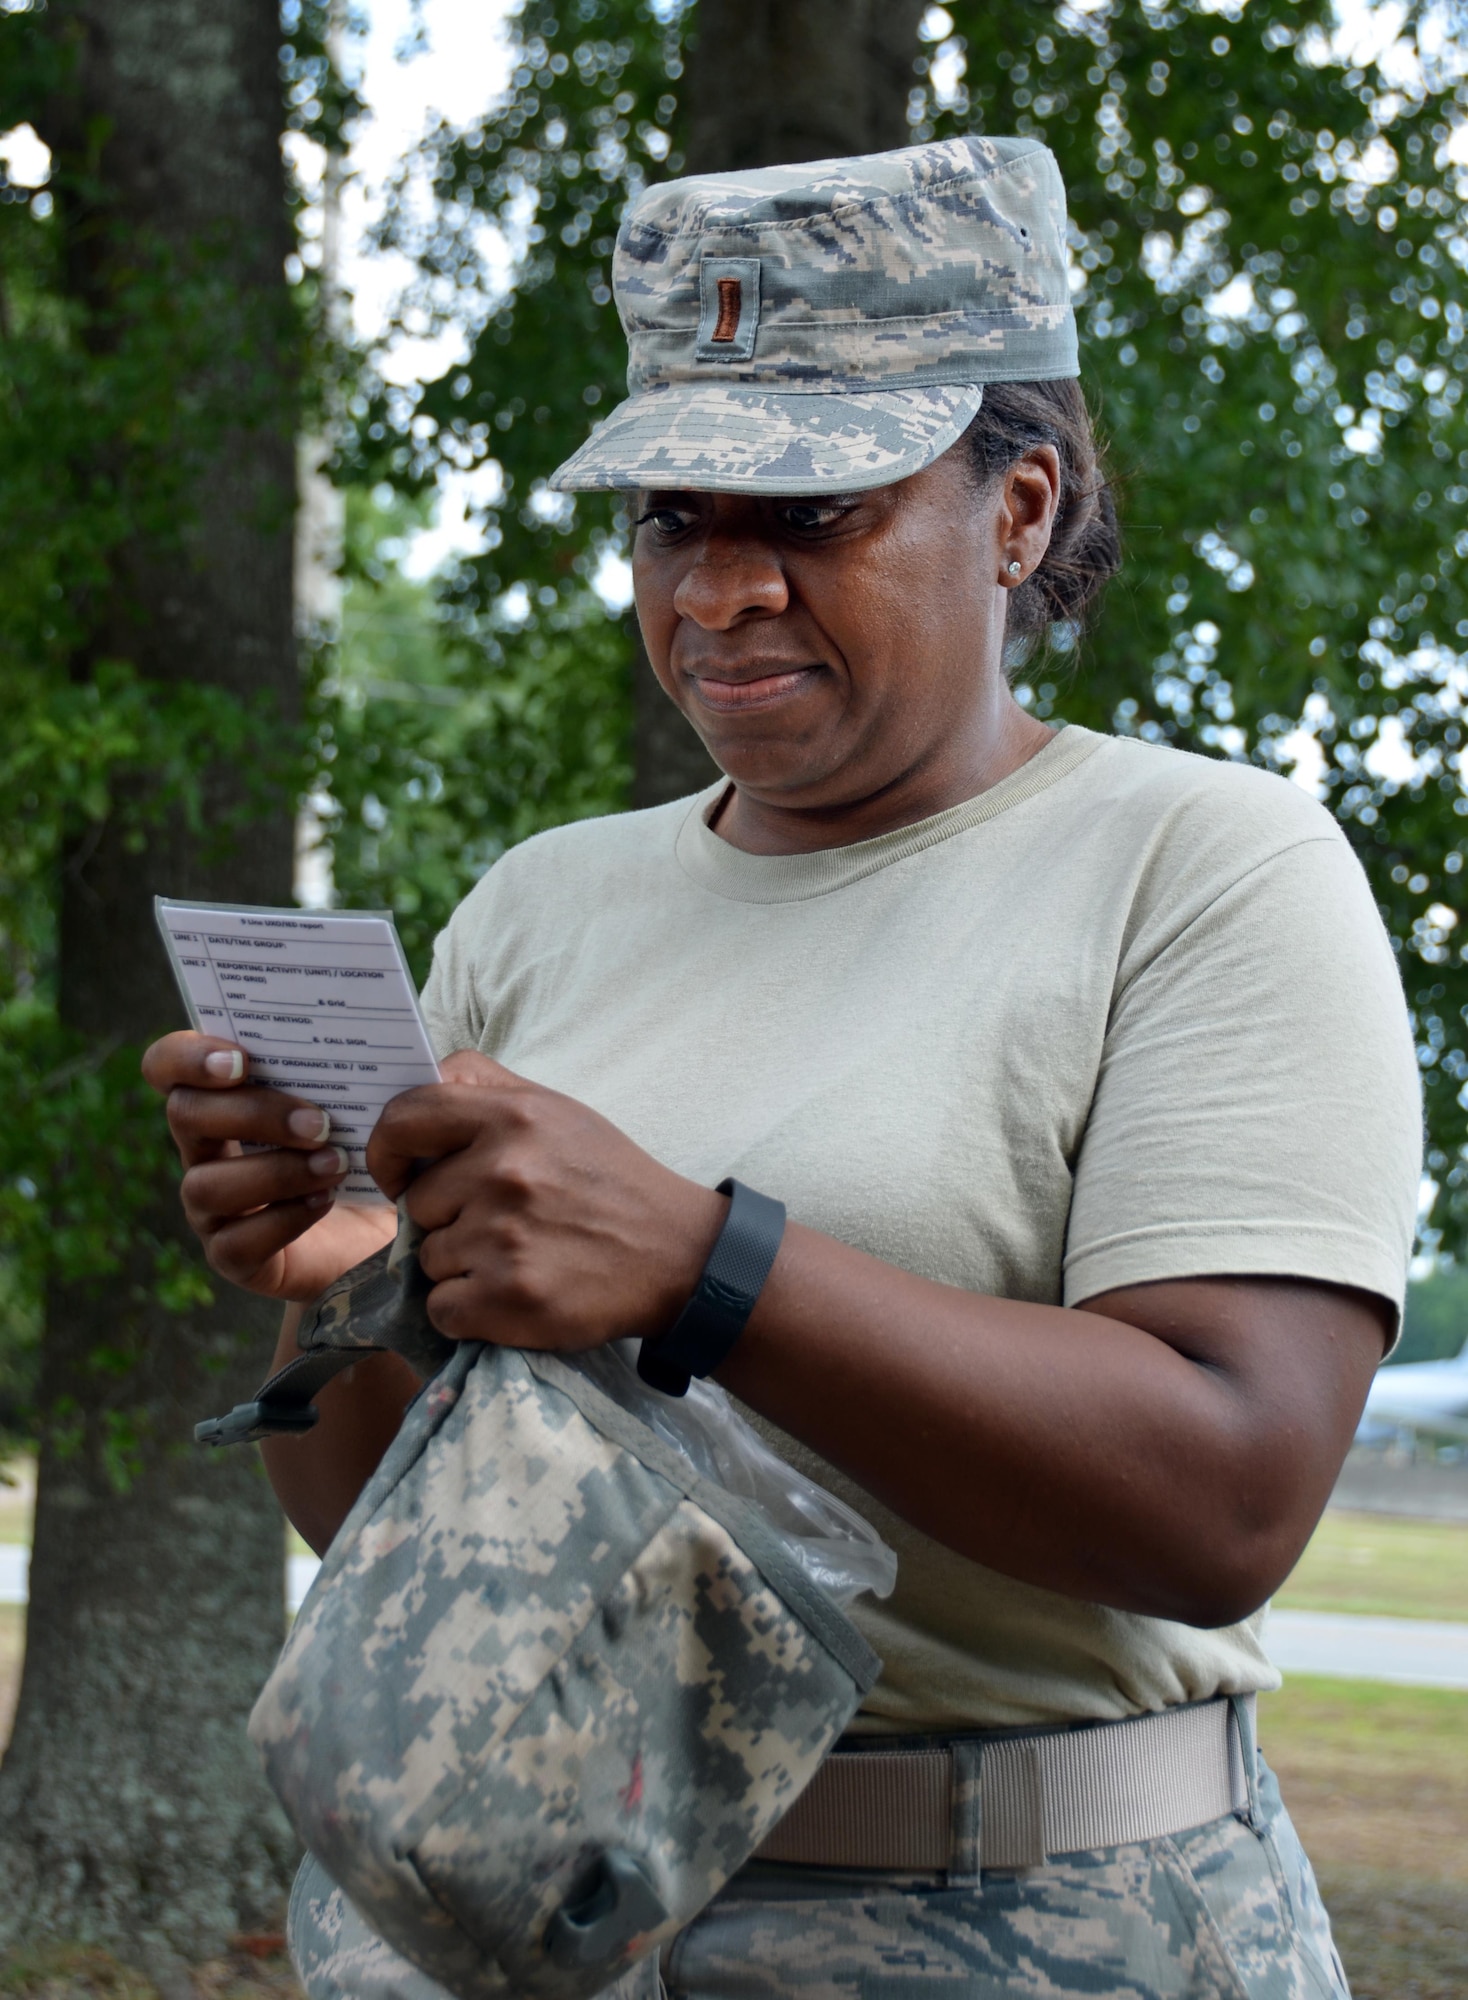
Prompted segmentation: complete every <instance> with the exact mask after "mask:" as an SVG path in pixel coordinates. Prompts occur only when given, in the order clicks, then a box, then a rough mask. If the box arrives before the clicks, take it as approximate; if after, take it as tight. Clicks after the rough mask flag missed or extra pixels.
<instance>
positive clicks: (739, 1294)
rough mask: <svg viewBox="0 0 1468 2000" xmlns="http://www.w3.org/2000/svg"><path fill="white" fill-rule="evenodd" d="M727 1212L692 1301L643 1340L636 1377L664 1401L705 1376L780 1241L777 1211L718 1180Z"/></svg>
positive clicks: (729, 1340)
mask: <svg viewBox="0 0 1468 2000" xmlns="http://www.w3.org/2000/svg"><path fill="white" fill-rule="evenodd" d="M718 1192H719V1193H720V1194H726V1195H728V1196H729V1213H728V1214H727V1215H726V1216H725V1217H724V1226H723V1228H722V1229H721V1230H720V1231H719V1236H718V1241H717V1242H716V1243H715V1244H714V1247H713V1249H712V1250H710V1252H709V1255H708V1262H707V1263H706V1264H705V1265H704V1267H703V1274H702V1276H701V1277H700V1278H699V1281H698V1283H697V1285H696V1286H695V1287H694V1292H693V1297H692V1298H691V1299H690V1300H689V1301H688V1303H687V1305H686V1306H684V1308H683V1310H682V1312H680V1313H679V1315H678V1317H677V1318H676V1319H675V1320H674V1322H673V1324H672V1325H671V1326H670V1327H669V1328H668V1331H667V1332H666V1333H665V1334H663V1335H662V1337H661V1338H660V1339H658V1340H644V1341H643V1343H642V1352H641V1353H640V1354H639V1355H638V1357H637V1372H638V1374H639V1375H640V1376H641V1377H642V1379H643V1381H644V1382H646V1383H647V1384H648V1385H649V1387H651V1388H653V1389H661V1390H662V1392H663V1394H664V1395H665V1396H686V1395H687V1394H688V1383H689V1380H690V1378H691V1377H692V1376H694V1375H712V1374H713V1372H714V1370H715V1369H716V1368H717V1367H718V1365H719V1363H720V1362H721V1361H722V1360H724V1358H725V1356H726V1355H727V1354H728V1353H729V1350H730V1349H731V1348H732V1347H733V1345H734V1343H735V1341H736V1340H737V1339H738V1338H739V1336H740V1334H741V1333H743V1331H744V1329H745V1326H746V1324H747V1322H748V1320H749V1315H750V1314H751V1313H752V1312H753V1311H754V1302H755V1300H756V1299H757V1298H758V1297H759V1295H760V1292H761V1291H762V1290H763V1288H764V1282H765V1279H766V1278H768V1277H769V1275H770V1267H771V1265H772V1264H773V1263H774V1261H775V1255H776V1252H777V1251H778V1250H779V1248H780V1239H781V1238H782V1237H783V1236H784V1234H785V1204H784V1202H783V1201H772V1200H771V1199H770V1197H769V1196H768V1195H767V1194H756V1193H755V1191H754V1189H753V1188H747V1187H746V1186H745V1185H744V1183H743V1181H735V1180H728V1181H720V1182H719V1187H718Z"/></svg>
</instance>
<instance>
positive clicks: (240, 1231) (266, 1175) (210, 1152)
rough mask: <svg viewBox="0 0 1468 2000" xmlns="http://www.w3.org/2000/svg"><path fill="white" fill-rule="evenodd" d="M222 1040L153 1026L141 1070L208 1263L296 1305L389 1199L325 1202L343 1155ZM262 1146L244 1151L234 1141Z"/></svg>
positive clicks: (336, 1271) (329, 1276) (376, 1223)
mask: <svg viewBox="0 0 1468 2000" xmlns="http://www.w3.org/2000/svg"><path fill="white" fill-rule="evenodd" d="M249 1069H250V1059H249V1056H248V1055H247V1054H246V1053H245V1051H244V1050H243V1049H241V1048H239V1047H238V1046H237V1045H236V1044H235V1043H234V1042H226V1041H221V1040H219V1039H218V1038H217V1037H215V1036H213V1035H199V1034H194V1033H192V1032H187V1033H180V1034H173V1035H165V1036H163V1038H162V1040H161V1041H157V1042H154V1043H153V1045H152V1047H151V1048H150V1049H149V1050H148V1052H147V1053H146V1055H145V1056H144V1057H143V1075H144V1077H145V1078H146V1079H147V1081H148V1082H149V1083H150V1084H151V1085H152V1086H153V1088H154V1089H155V1090H156V1091H158V1092H159V1093H160V1094H161V1095H162V1096H164V1097H166V1098H167V1100H168V1123H169V1127H170V1129H171V1131H172V1133H173V1137H174V1142H175V1144H176V1145H177V1147H178V1150H179V1154H180V1156H181V1158H182V1160H183V1163H184V1168H185V1173H184V1177H183V1184H182V1188H181V1190H180V1192H181V1194H182V1197H183V1208H184V1214H185V1216H186V1217H187V1218H188V1222H189V1226H190V1228H191V1229H192V1230H193V1231H194V1233H195V1234H196V1235H197V1236H198V1238H199V1240H200V1242H201V1243H202V1244H203V1246H204V1254H205V1256H206V1257H207V1258H208V1260H209V1264H210V1266H211V1268H212V1269H213V1270H215V1271H217V1272H218V1273H219V1275H220V1277H221V1278H228V1279H229V1281H230V1282H231V1284H235V1285H241V1286H243V1287H244V1289H245V1290H246V1291H250V1292H259V1293H261V1294H263V1296H264V1297H266V1298H271V1299H286V1300H293V1301H302V1302H304V1301H305V1300H307V1299H313V1298H315V1296H316V1294H317V1293H318V1292H320V1291H322V1290H323V1289H324V1288H325V1287H326V1286H327V1285H329V1284H330V1283H331V1282H332V1280H333V1279H335V1278H339V1277H340V1276H341V1274H342V1273H343V1271H349V1270H350V1269H351V1268H352V1266H353V1265H354V1264H359V1263H361V1261H362V1259H363V1258H364V1257H370V1256H371V1255H372V1253H373V1251H374V1250H377V1249H379V1248H380V1247H381V1246H382V1245H383V1244H384V1243H386V1242H387V1241H389V1239H390V1238H391V1236H392V1234H393V1231H394V1228H395V1227H396V1217H395V1216H394V1214H393V1211H392V1210H391V1209H390V1208H358V1207H346V1206H342V1207H337V1206H334V1197H335V1193H336V1189H337V1186H338V1184H339V1183H340V1181H341V1179H342V1177H343V1175H344V1174H345V1172H346V1168H347V1156H346V1154H345V1153H344V1152H343V1151H342V1150H341V1148H340V1147H339V1146H335V1145H333V1144H332V1143H331V1142H330V1138H329V1133H330V1126H331V1121H330V1119H329V1118H328V1116H327V1114H326V1113H325V1112H324V1111H323V1110H322V1109H321V1107H320V1106H319V1105H315V1104H312V1103H310V1102H309V1101H308V1100H306V1099H305V1098H301V1097H292V1096H290V1095H288V1094H287V1093H286V1092H285V1091H282V1090H269V1089H266V1088H265V1087H264V1086H262V1085H258V1084H252V1083H250V1082H249ZM247 1140H248V1141H252V1142H254V1143H255V1144H258V1145H264V1146H268V1147H270V1148H271V1150H270V1151H269V1152H262V1153H246V1152H244V1151H243V1146H242V1142H244V1141H247Z"/></svg>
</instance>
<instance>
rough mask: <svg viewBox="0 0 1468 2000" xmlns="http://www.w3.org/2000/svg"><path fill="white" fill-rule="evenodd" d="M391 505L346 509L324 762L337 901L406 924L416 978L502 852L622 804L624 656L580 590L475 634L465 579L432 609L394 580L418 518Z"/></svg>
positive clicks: (489, 620) (501, 617) (361, 498)
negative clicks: (451, 917)
mask: <svg viewBox="0 0 1468 2000" xmlns="http://www.w3.org/2000/svg"><path fill="white" fill-rule="evenodd" d="M389 493H390V489H384V488H379V489H378V492H377V494H376V495H375V496H373V495H368V494H366V493H363V492H362V491H361V490H360V489H357V490H353V491H352V492H350V493H349V494H348V496H347V538H346V540H347V547H346V579H347V581H346V590H345V593H344V601H343V611H342V627H341V636H340V640H339V642H338V645H337V646H336V648H335V649H334V655H333V657H331V659H330V661H329V667H330V677H329V679H327V680H326V681H325V683H324V685H323V690H322V698H321V701H320V705H319V714H320V727H321V748H322V757H323V763H324V765H325V769H326V773H327V783H328V784H329V787H330V792H329V796H330V799H331V801H332V807H331V811H330V814H329V817H328V822H327V830H328V832H329V834H330V837H331V841H332V850H333V868H334V876H335V885H336V891H337V895H338V897H339V899H340V900H341V901H342V902H343V903H345V904H348V905H351V906H356V907H364V906H365V907H382V906H389V907H391V908H392V909H394V910H395V911H396V913H397V917H398V924H399V928H400V930H401V932H402V935H403V939H404V942H405V945H406V948H407V951H408V955H409V958H410V960H411V962H412V964H413V968H414V971H415V973H416V975H417V976H418V978H419V979H420V980H421V979H422V978H424V977H425V976H426V974H427V969H428V959H429V954H430V952H431V949H432V944H433V939H434V936H435V934H436V933H437V932H438V930H439V929H440V928H441V927H442V925H443V923H444V921H445V919H446V918H447V916H448V913H449V912H450V910H452V908H453V907H454V905H455V904H456V903H457V902H458V901H459V899H460V898H461V897H462V896H463V895H464V894H465V893H466V892H467V891H468V890H469V889H470V888H471V887H472V886H473V884H474V883H475V881H476V880H477V879H478V877H479V876H480V875H482V874H483V872H484V870H485V869H486V868H487V867H488V866H489V864H490V863H491V862H492V861H493V860H494V859H495V857H496V856H497V855H498V854H500V853H502V852H503V850H504V849H505V848H506V847H508V846H511V845H513V844H514V843H515V842H516V841H518V840H523V839H525V838H526V837H527V835H529V834H532V833H536V832H539V831H540V830H541V829H542V828H543V827H546V826H552V825H556V824H558V823H559V822H560V821H562V820H567V819H574V818H580V817H582V816H584V815H587V814H592V813H599V812H608V811H614V810H616V809H617V808H618V807H619V806H620V805H622V804H623V803H624V802H625V797H626V790H627V783H628V775H629V774H628V771H627V764H626V733H627V731H626V705H627V692H626V687H627V645H626V638H625V635H624V633H623V632H622V630H621V628H620V626H618V625H617V624H615V623H613V622H611V621H609V620H608V619H607V618H606V617H605V616H604V615H603V614H602V613H601V611H600V609H599V607H598V606H597V605H596V603H595V600H594V599H592V597H591V593H590V592H589V591H587V590H585V589H579V590H574V591H569V592H566V593H565V594H564V595H557V596H556V598H555V599H554V601H553V602H552V603H550V604H545V603H537V604H536V605H535V607H534V610H533V612H532V611H531V609H530V606H529V604H528V602H526V603H525V610H524V614H523V615H517V609H518V608H517V605H516V603H515V601H514V600H513V599H512V600H511V602H510V604H509V605H506V604H504V603H500V604H498V605H494V606H491V607H490V609H489V610H488V612H487V613H486V614H485V615H483V616H476V617H475V618H474V619H473V620H472V621H467V620H466V619H465V617H464V615H463V610H462V594H463V593H462V586H461V584H460V581H459V579H457V578H454V579H451V580H450V582H449V584H448V585H447V587H446V589H445V591H444V599H445V600H446V602H445V601H442V600H441V601H435V598H434V594H433V592H432V591H431V590H430V589H429V587H427V586H425V585H423V584H414V583H411V582H409V581H408V580H407V579H406V578H405V577H404V576H403V575H402V574H401V572H400V570H399V569H398V568H397V567H396V565H395V562H394V560H393V557H394V554H395V552H396V549H397V548H398V547H400V546H401V541H402V537H403V533H404V531H405V529H406V528H407V527H408V526H410V525H412V516H411V511H410V508H409V507H406V506H405V505H404V503H403V502H401V501H397V502H393V501H392V500H391V499H390V497H389ZM384 501H386V504H383V502H384ZM417 511H418V515H419V518H421V514H422V509H421V507H420V508H419V509H418V510H417ZM384 551H386V553H385V554H384Z"/></svg>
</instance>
